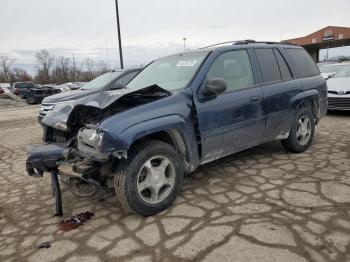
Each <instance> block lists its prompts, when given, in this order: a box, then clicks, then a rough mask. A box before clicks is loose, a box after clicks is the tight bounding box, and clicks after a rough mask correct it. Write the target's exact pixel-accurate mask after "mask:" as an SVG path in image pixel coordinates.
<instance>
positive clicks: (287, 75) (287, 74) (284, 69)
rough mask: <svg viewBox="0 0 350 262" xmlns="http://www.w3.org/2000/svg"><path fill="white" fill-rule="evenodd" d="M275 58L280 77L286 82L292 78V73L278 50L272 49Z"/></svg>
mask: <svg viewBox="0 0 350 262" xmlns="http://www.w3.org/2000/svg"><path fill="white" fill-rule="evenodd" d="M274 51H275V55H276V58H277V62H278V65H279V67H280V71H281V75H282V79H283V80H288V79H291V78H293V76H292V73H291V71H290V69H289V67H288V65H287V63H286V60H284V58H283V57H282V55H281V53H280V51H279V50H276V49H274Z"/></svg>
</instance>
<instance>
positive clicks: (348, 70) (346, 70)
mask: <svg viewBox="0 0 350 262" xmlns="http://www.w3.org/2000/svg"><path fill="white" fill-rule="evenodd" d="M334 77H335V78H340V77H350V65H347V66H345V67H343V69H342V70H340V71H339V72H338V73H336V74H335V75H334Z"/></svg>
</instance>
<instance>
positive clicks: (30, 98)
mask: <svg viewBox="0 0 350 262" xmlns="http://www.w3.org/2000/svg"><path fill="white" fill-rule="evenodd" d="M26 102H27V104H30V105H32V104H35V102H36V101H35V98H34V97H31V96H27V98H26Z"/></svg>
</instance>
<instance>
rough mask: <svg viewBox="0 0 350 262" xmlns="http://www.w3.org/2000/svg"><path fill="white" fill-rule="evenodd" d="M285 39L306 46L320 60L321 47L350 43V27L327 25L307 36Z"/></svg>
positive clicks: (316, 59) (313, 56) (314, 57)
mask: <svg viewBox="0 0 350 262" xmlns="http://www.w3.org/2000/svg"><path fill="white" fill-rule="evenodd" d="M285 41H286V42H291V43H294V44H296V45H300V46H302V47H304V48H305V49H306V51H308V52H309V53H310V55H311V56H312V58H313V59H314V60H315V61H316V62H318V59H319V51H320V49H326V48H332V47H341V46H348V45H350V27H340V26H327V27H325V28H323V29H321V30H318V31H316V32H314V33H312V34H309V35H307V36H304V37H299V38H294V39H288V40H285Z"/></svg>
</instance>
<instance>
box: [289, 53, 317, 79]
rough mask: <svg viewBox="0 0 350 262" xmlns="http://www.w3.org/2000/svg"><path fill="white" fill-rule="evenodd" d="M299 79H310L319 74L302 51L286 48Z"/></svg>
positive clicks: (309, 58) (314, 65)
mask: <svg viewBox="0 0 350 262" xmlns="http://www.w3.org/2000/svg"><path fill="white" fill-rule="evenodd" d="M285 50H286V51H287V53H288V54H289V56H290V58H291V59H292V60H293V62H294V64H295V66H296V67H297V69H298V71H299V74H300V76H301V77H310V76H315V75H318V74H319V71H318V69H317V66H316V64H315V62H314V61H313V60H312V58H311V57H310V55H309V54H308V53H306V51H305V50H304V49H299V48H298V49H296V48H286V49H285Z"/></svg>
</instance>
